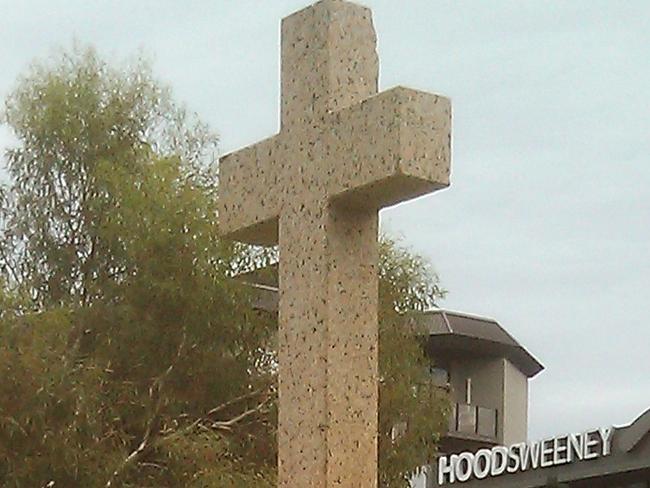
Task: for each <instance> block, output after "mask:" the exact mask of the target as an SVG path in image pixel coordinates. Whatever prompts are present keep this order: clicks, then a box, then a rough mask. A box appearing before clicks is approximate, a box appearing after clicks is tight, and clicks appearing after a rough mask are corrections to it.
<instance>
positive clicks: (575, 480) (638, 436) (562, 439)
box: [239, 267, 650, 488]
mask: <svg viewBox="0 0 650 488" xmlns="http://www.w3.org/2000/svg"><path fill="white" fill-rule="evenodd" d="M239 279H240V280H242V281H244V282H245V283H247V284H249V285H251V286H253V287H254V288H255V290H256V294H255V298H254V303H253V306H254V308H257V309H260V310H265V311H268V312H271V313H276V312H277V309H278V307H277V306H278V303H277V300H278V297H277V290H278V283H277V269H276V268H275V267H269V268H266V269H264V270H259V271H255V272H253V273H247V274H244V275H240V277H239ZM413 322H414V323H413V325H414V330H416V331H418V333H419V334H421V335H422V336H423V344H424V346H425V347H426V350H427V352H428V354H429V355H430V357H431V358H432V366H431V375H432V379H433V380H434V381H436V382H438V383H439V384H440V386H441V387H443V388H448V389H449V391H450V395H451V399H452V415H451V416H450V418H449V424H448V428H447V431H446V432H445V433H444V435H443V436H442V439H441V443H440V457H439V459H438V460H435V461H434V462H433V463H432V464H431V466H428V467H425V468H423V471H422V472H421V473H420V474H419V475H418V476H416V477H415V478H414V479H413V480H412V486H413V488H433V487H437V486H459V487H460V486H462V487H463V488H543V487H557V488H560V487H563V488H605V487H607V488H650V410H648V411H647V412H646V413H645V414H643V415H641V416H640V417H639V418H638V419H637V420H635V421H634V422H632V423H631V424H630V425H628V426H625V427H620V428H613V427H610V426H601V427H600V428H595V429H593V430H591V431H588V432H580V433H572V434H561V435H558V436H556V437H554V438H550V439H543V440H540V441H533V442H531V441H529V440H528V381H529V380H530V379H531V378H534V377H535V376H536V375H538V374H539V373H540V372H541V371H543V369H544V367H543V366H542V364H541V363H540V362H539V361H538V360H537V359H536V358H535V357H534V356H533V355H532V354H531V353H530V352H528V351H527V350H526V349H525V348H524V347H523V346H522V345H521V344H520V343H519V342H518V341H517V340H516V339H514V338H513V337H512V336H511V335H510V334H509V333H508V332H507V331H506V329H505V328H504V327H503V326H502V325H501V324H499V323H498V322H497V321H496V320H494V319H491V318H487V317H480V316H476V315H471V314H467V313H461V312H453V311H449V310H443V309H435V310H431V311H428V312H423V313H421V314H419V315H416V316H414V317H413Z"/></svg>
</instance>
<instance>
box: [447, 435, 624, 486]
mask: <svg viewBox="0 0 650 488" xmlns="http://www.w3.org/2000/svg"><path fill="white" fill-rule="evenodd" d="M613 432H614V429H613V428H611V427H607V428H602V429H596V430H591V431H587V432H583V433H581V434H569V435H564V436H558V437H553V438H550V439H544V440H542V441H538V442H521V443H519V444H513V445H512V446H510V447H505V446H496V447H493V448H492V449H480V450H478V451H477V452H464V453H461V454H453V455H451V456H441V457H440V459H439V460H438V485H444V484H447V483H455V482H464V481H469V480H470V479H479V480H482V479H484V478H487V477H493V476H501V475H503V474H508V473H517V472H519V471H527V470H529V469H540V468H549V467H551V466H558V465H560V464H567V463H573V462H576V461H586V460H590V459H596V458H599V457H602V456H608V455H609V454H610V452H611V447H612V433H613Z"/></svg>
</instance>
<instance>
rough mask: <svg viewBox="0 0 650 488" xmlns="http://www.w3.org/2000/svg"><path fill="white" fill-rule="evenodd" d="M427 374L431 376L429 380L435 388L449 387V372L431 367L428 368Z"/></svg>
mask: <svg viewBox="0 0 650 488" xmlns="http://www.w3.org/2000/svg"><path fill="white" fill-rule="evenodd" d="M429 374H430V375H431V379H432V380H433V383H434V384H435V385H436V386H447V385H449V371H447V370H446V369H445V368H439V367H437V366H431V367H430V368H429Z"/></svg>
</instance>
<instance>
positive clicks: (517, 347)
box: [413, 309, 544, 378]
mask: <svg viewBox="0 0 650 488" xmlns="http://www.w3.org/2000/svg"><path fill="white" fill-rule="evenodd" d="M413 320H414V325H415V326H416V330H417V331H418V333H420V334H424V335H428V336H429V347H430V349H431V350H432V352H433V353H438V354H441V353H442V354H444V353H445V352H449V353H452V352H454V353H456V352H458V351H459V350H460V351H466V352H468V353H475V354H481V355H488V356H502V357H505V358H507V359H509V360H510V361H511V362H512V363H513V364H514V365H515V366H516V367H517V368H518V369H519V370H520V371H521V372H522V373H524V374H525V375H526V376H528V377H529V378H532V377H533V376H535V375H537V374H538V373H539V372H540V371H542V370H543V369H544V366H543V365H542V364H541V363H540V362H539V361H538V360H537V359H536V358H535V357H534V356H533V355H532V354H530V353H529V352H528V351H527V350H526V349H525V348H524V347H523V346H522V345H521V344H520V343H519V342H518V341H517V340H516V339H515V338H514V337H512V336H511V335H510V334H509V333H508V332H507V331H506V330H505V329H504V328H503V327H502V326H501V325H500V324H499V323H498V322H497V321H496V320H494V319H491V318H488V317H480V316H477V315H471V314H467V313H463V312H453V311H450V310H444V309H434V310H430V311H428V312H423V313H418V314H416V315H414V316H413Z"/></svg>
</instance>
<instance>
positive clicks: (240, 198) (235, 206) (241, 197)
mask: <svg viewBox="0 0 650 488" xmlns="http://www.w3.org/2000/svg"><path fill="white" fill-rule="evenodd" d="M281 150H282V147H281V145H279V144H278V136H274V137H270V138H268V139H265V140H263V141H260V142H258V143H257V144H253V145H252V146H248V147H245V148H243V149H240V150H238V151H235V152H233V153H230V154H227V155H226V156H224V157H222V158H221V161H220V165H219V188H220V194H219V220H220V226H221V232H222V233H223V235H225V236H227V237H228V238H231V239H235V240H238V241H242V242H247V243H249V244H261V245H273V244H276V239H277V234H278V231H277V228H278V215H279V213H280V195H279V193H280V170H281V164H282V157H281V156H280V152H281Z"/></svg>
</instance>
